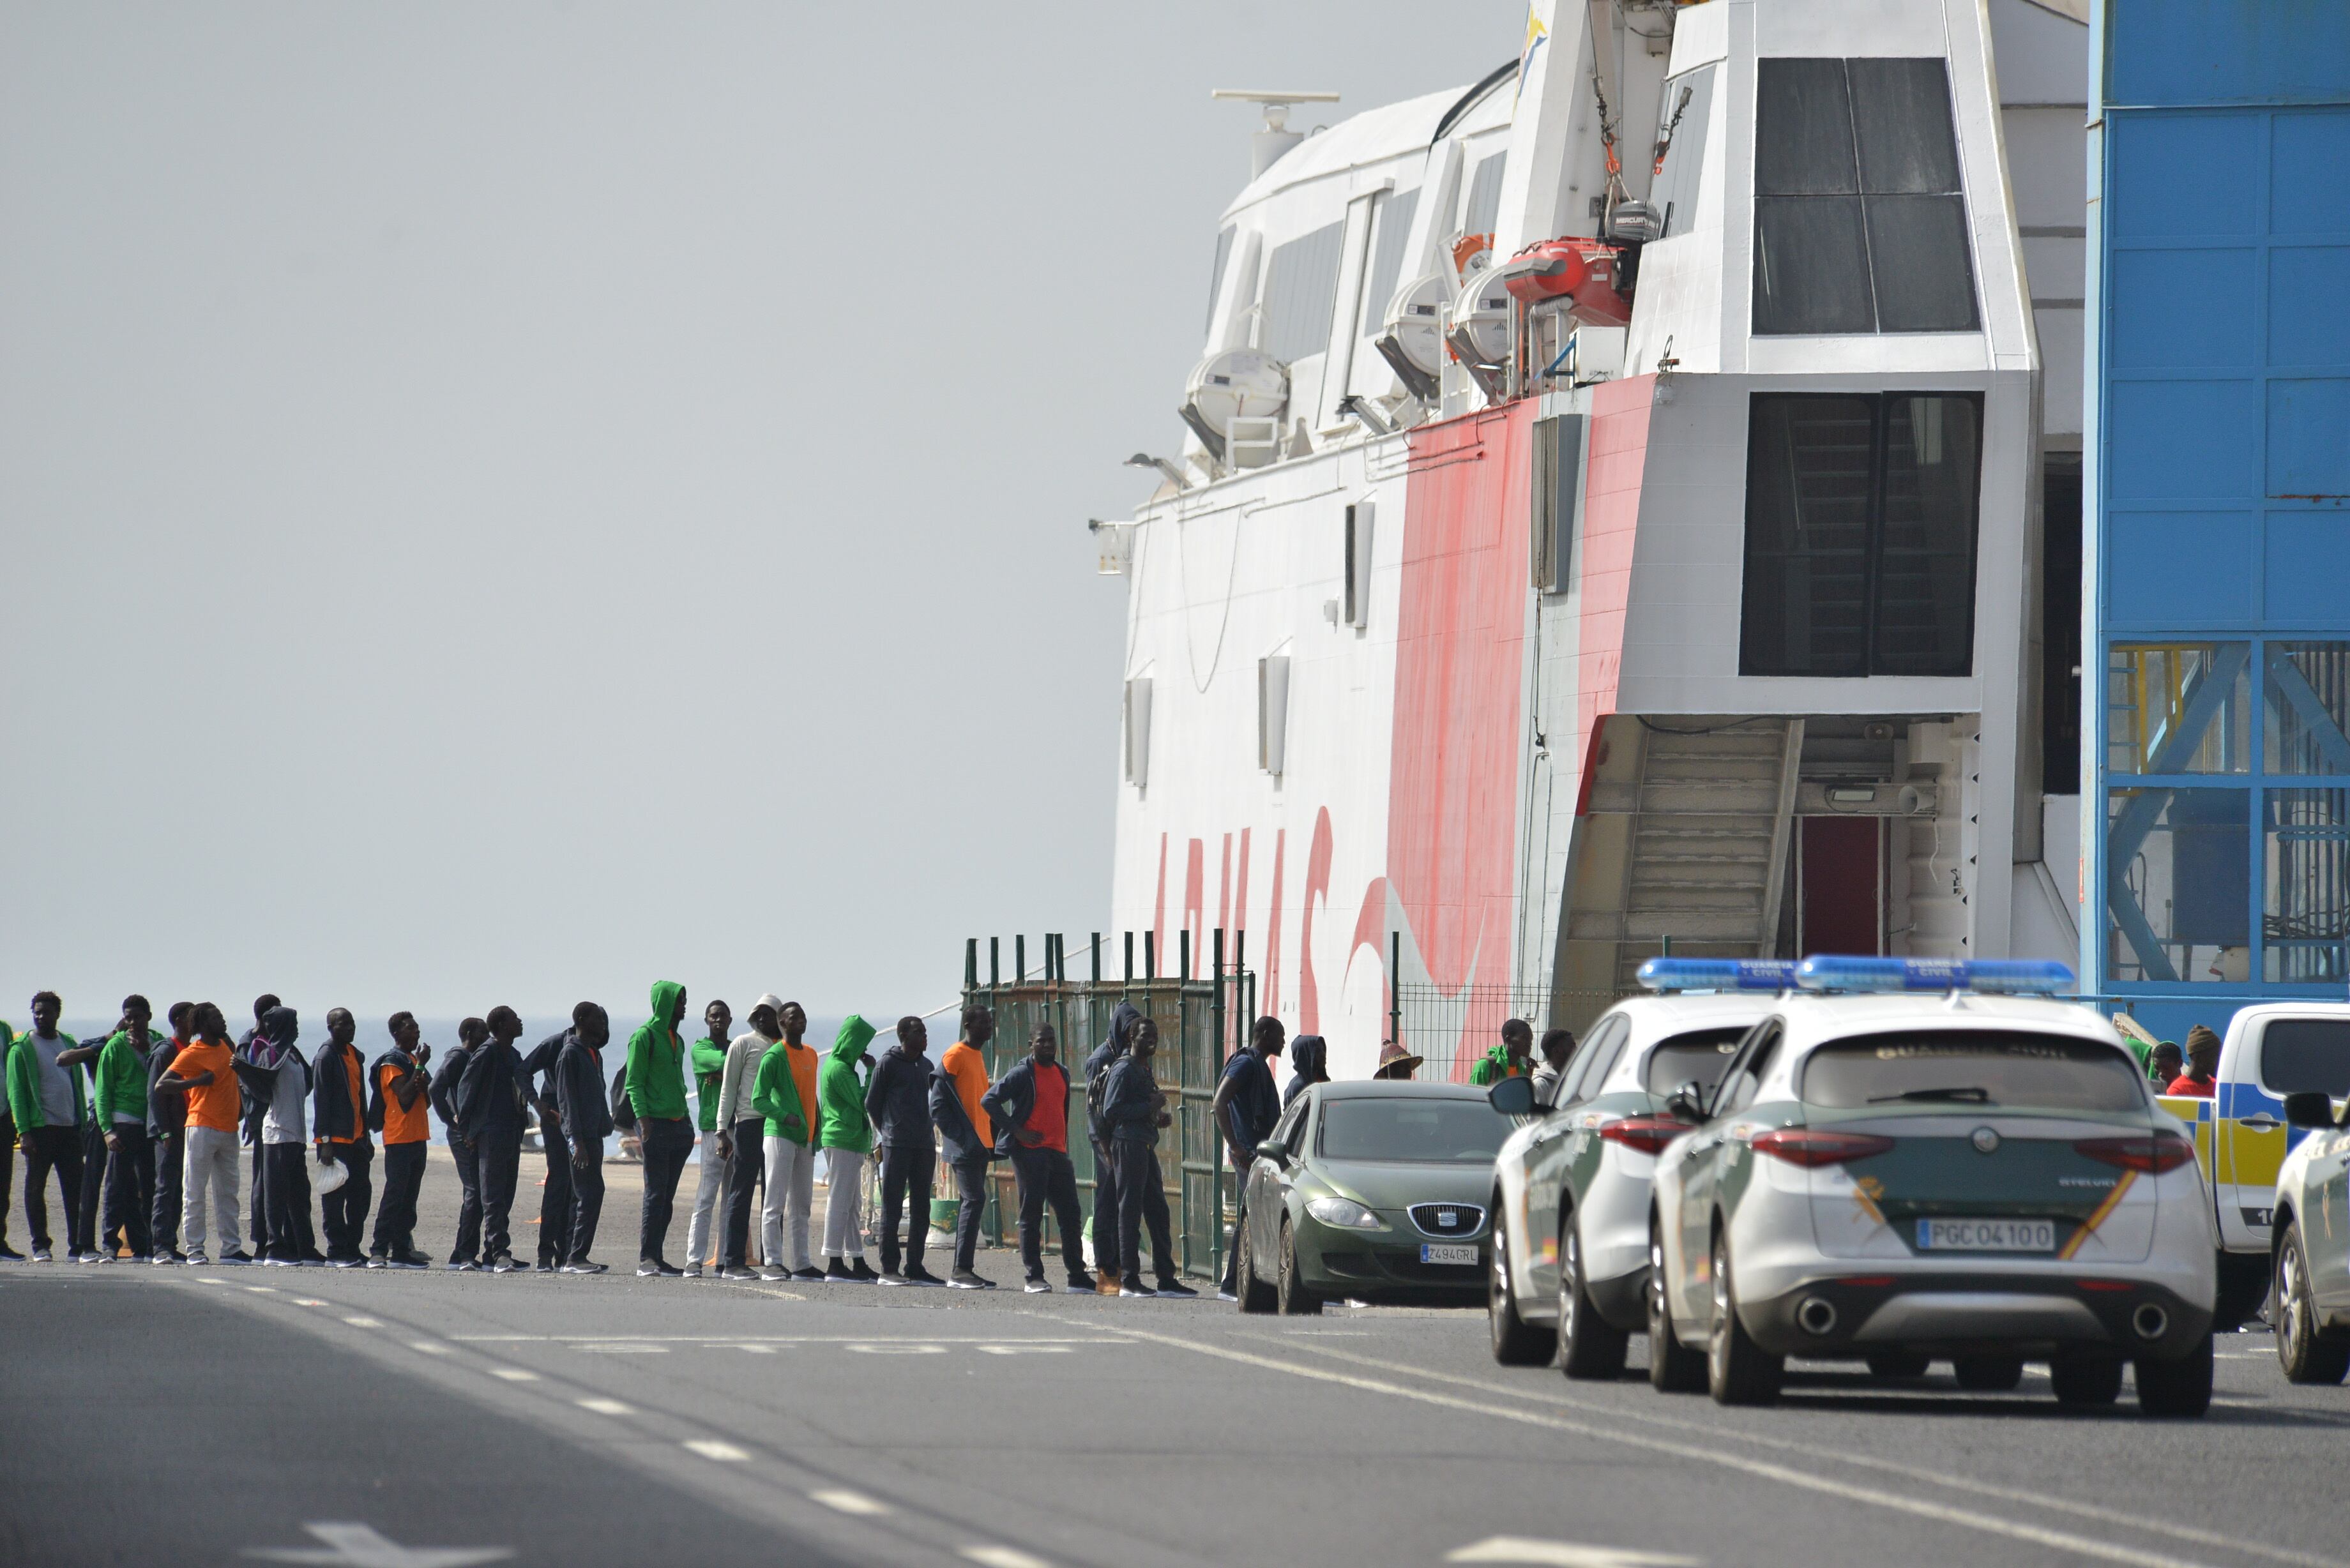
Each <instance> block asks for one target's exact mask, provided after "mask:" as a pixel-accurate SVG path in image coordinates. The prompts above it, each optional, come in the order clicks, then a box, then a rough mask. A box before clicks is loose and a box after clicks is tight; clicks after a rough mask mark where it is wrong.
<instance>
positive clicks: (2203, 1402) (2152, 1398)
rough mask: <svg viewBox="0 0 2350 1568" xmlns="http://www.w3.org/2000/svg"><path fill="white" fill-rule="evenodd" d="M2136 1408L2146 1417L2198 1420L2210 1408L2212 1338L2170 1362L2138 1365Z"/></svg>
mask: <svg viewBox="0 0 2350 1568" xmlns="http://www.w3.org/2000/svg"><path fill="white" fill-rule="evenodd" d="M2137 1407H2138V1408H2139V1409H2140V1410H2142V1411H2144V1412H2145V1413H2146V1414H2147V1415H2149V1416H2200V1415H2201V1414H2203V1412H2205V1411H2206V1410H2209V1409H2210V1407H2211V1336H2210V1334H2205V1335H2203V1336H2202V1337H2201V1338H2199V1339H2198V1340H2197V1341H2196V1342H2195V1347H2194V1348H2193V1349H2192V1350H2189V1352H2188V1353H2187V1354H2186V1355H2182V1356H2179V1357H2178V1358H2177V1359H2175V1360H2171V1361H2154V1360H2150V1359H2147V1358H2146V1357H2144V1356H2141V1357H2139V1359H2138V1363H2137Z"/></svg>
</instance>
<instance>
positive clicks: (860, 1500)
mask: <svg viewBox="0 0 2350 1568" xmlns="http://www.w3.org/2000/svg"><path fill="white" fill-rule="evenodd" d="M808 1501H811V1502H820V1503H822V1504H824V1506H825V1507H827V1508H829V1509H833V1510H836V1511H838V1512H841V1513H853V1514H856V1515H857V1516H858V1517H859V1518H860V1519H871V1518H874V1517H876V1516H878V1515H880V1514H884V1513H887V1512H889V1504H888V1503H886V1502H883V1501H881V1500H880V1499H879V1498H871V1497H868V1496H866V1495H865V1494H864V1493H863V1492H861V1491H850V1490H848V1489H847V1487H827V1488H825V1489H824V1490H821V1491H812V1492H810V1493H808Z"/></svg>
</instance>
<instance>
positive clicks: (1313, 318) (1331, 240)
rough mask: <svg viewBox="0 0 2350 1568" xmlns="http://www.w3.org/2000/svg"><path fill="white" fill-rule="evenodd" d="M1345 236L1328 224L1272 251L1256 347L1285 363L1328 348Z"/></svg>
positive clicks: (1343, 230) (1340, 226)
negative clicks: (1339, 258) (1260, 336)
mask: <svg viewBox="0 0 2350 1568" xmlns="http://www.w3.org/2000/svg"><path fill="white" fill-rule="evenodd" d="M1346 235H1347V225H1346V223H1343V222H1340V223H1331V224H1328V225H1326V227H1323V228H1319V229H1315V231H1314V232H1313V233H1312V234H1300V235H1298V236H1297V238H1295V239H1294V240H1292V241H1290V242H1289V243H1288V244H1284V245H1276V246H1274V252H1273V258H1272V259H1271V260H1270V261H1268V262H1267V263H1266V264H1265V269H1264V337H1263V339H1262V340H1261V341H1260V342H1259V343H1258V345H1257V347H1259V348H1263V350H1264V351H1265V352H1266V353H1268V354H1270V355H1272V356H1273V357H1274V358H1276V359H1278V360H1280V361H1281V362H1282V363H1284V364H1291V363H1294V362H1295V361H1297V360H1299V359H1303V358H1306V357H1307V356H1308V355H1312V354H1319V353H1322V352H1323V351H1324V350H1325V349H1326V348H1329V347H1330V319H1331V317H1332V315H1333V313H1334V312H1336V309H1337V306H1338V255H1339V253H1340V251H1341V250H1343V249H1344V248H1345V247H1344V244H1343V243H1342V242H1343V241H1344V240H1345V238H1346Z"/></svg>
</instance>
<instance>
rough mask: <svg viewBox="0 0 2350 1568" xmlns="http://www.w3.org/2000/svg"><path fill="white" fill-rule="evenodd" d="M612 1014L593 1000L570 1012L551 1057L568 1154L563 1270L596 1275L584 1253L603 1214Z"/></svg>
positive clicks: (609, 1125)
mask: <svg viewBox="0 0 2350 1568" xmlns="http://www.w3.org/2000/svg"><path fill="white" fill-rule="evenodd" d="M611 1038H612V1020H611V1015H610V1014H608V1013H607V1012H605V1011H604V1010H603V1009H602V1008H601V1007H598V1005H597V1004H596V1003H594V1002H581V1003H579V1004H578V1005H577V1006H576V1007H574V1008H573V1009H572V1010H571V1029H570V1032H569V1033H567V1034H565V1035H564V1037H563V1049H562V1050H561V1051H559V1052H557V1053H556V1058H555V1110H556V1127H557V1129H558V1131H559V1132H560V1134H561V1136H562V1137H563V1139H564V1141H565V1146H566V1147H567V1151H568V1152H569V1154H570V1157H571V1212H570V1215H569V1216H568V1220H569V1224H570V1230H569V1231H567V1236H566V1241H565V1245H564V1248H563V1272H565V1273H567V1274H600V1273H602V1272H604V1269H605V1265H603V1264H602V1263H598V1262H594V1261H593V1260H592V1259H590V1258H589V1257H588V1256H587V1250H588V1249H589V1248H590V1247H593V1246H594V1245H595V1244H596V1222H597V1221H598V1220H600V1219H601V1218H602V1217H603V1213H604V1140H605V1139H606V1138H608V1137H611V1136H612V1097H611V1093H610V1091H609V1090H608V1088H607V1087H606V1086H605V1083H604V1047H605V1045H606V1044H608V1042H609V1041H610V1040H611Z"/></svg>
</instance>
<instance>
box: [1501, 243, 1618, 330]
mask: <svg viewBox="0 0 2350 1568" xmlns="http://www.w3.org/2000/svg"><path fill="white" fill-rule="evenodd" d="M1620 254H1621V253H1620V250H1619V248H1618V247H1617V246H1615V245H1611V244H1607V242H1606V241H1605V240H1587V239H1576V238H1573V237H1568V238H1564V239H1555V240H1544V241H1543V242H1542V243H1540V244H1532V245H1528V246H1527V247H1526V248H1525V249H1524V250H1522V251H1520V252H1519V253H1518V254H1516V255H1513V256H1512V257H1511V258H1510V259H1509V260H1508V261H1506V262H1503V264H1502V265H1501V266H1500V267H1499V268H1497V269H1496V271H1495V275H1496V276H1498V277H1499V278H1500V279H1501V280H1502V286H1503V287H1505V288H1507V289H1508V290H1509V291H1510V293H1511V294H1512V295H1513V296H1515V297H1516V298H1517V299H1518V300H1519V301H1521V302H1522V303H1523V304H1526V305H1541V304H1544V303H1545V302H1547V301H1550V300H1556V299H1565V300H1570V301H1572V303H1571V304H1570V305H1569V306H1568V307H1567V314H1568V315H1569V316H1571V317H1574V318H1575V320H1577V321H1583V322H1588V323H1590V324H1591V325H1592V326H1594V327H1622V326H1625V325H1626V324H1627V323H1628V322H1630V320H1631V319H1632V300H1631V296H1629V295H1627V294H1625V293H1624V292H1622V291H1621V290H1620V289H1619V288H1618V287H1617V260H1618V257H1619V255H1620Z"/></svg>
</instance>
